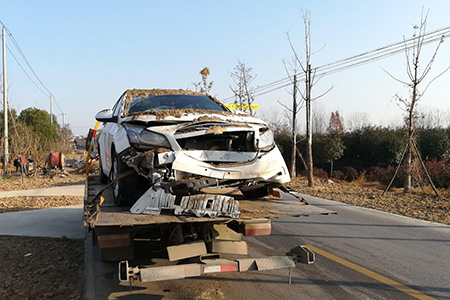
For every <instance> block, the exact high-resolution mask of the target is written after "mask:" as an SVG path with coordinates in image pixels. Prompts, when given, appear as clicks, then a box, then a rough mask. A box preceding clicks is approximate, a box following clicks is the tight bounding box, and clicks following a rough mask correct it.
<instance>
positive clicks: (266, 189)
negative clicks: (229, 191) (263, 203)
mask: <svg viewBox="0 0 450 300" xmlns="http://www.w3.org/2000/svg"><path fill="white" fill-rule="evenodd" d="M270 189H271V188H270V186H269V185H268V184H266V185H263V186H260V187H257V188H253V189H247V188H245V189H242V188H241V193H242V195H244V197H245V198H250V199H259V198H263V197H265V196H268V195H270Z"/></svg>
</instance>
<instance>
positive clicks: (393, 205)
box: [289, 177, 450, 225]
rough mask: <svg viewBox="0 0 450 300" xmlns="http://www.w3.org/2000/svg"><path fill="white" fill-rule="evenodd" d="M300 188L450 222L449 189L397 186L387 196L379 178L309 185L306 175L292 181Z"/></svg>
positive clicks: (371, 205) (337, 198)
mask: <svg viewBox="0 0 450 300" xmlns="http://www.w3.org/2000/svg"><path fill="white" fill-rule="evenodd" d="M289 186H290V187H292V188H293V189H295V190H296V191H297V192H299V193H302V194H306V195H311V196H315V197H320V198H325V199H329V200H334V201H338V202H343V203H348V204H352V205H357V206H362V207H367V208H372V209H376V210H381V211H385V212H389V213H393V214H398V215H403V216H407V217H411V218H416V219H420V220H426V221H431V222H437V223H442V224H447V225H450V200H449V199H450V191H449V190H442V191H440V195H441V197H436V196H435V195H434V194H433V193H432V191H431V190H428V189H426V190H422V189H416V190H414V191H413V192H412V193H410V194H405V193H403V189H397V188H394V189H392V190H391V191H389V192H387V193H386V194H385V195H384V196H381V194H382V193H383V191H384V188H385V187H384V186H383V185H381V184H380V183H378V182H366V181H364V180H359V181H355V182H346V181H335V182H333V183H329V184H328V183H326V182H325V181H324V180H315V186H313V187H308V186H307V181H306V178H305V177H297V178H295V179H294V180H292V182H291V183H290V184H289Z"/></svg>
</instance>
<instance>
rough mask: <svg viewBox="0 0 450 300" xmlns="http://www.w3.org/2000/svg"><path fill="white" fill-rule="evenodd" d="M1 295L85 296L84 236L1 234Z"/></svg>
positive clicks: (32, 297)
mask: <svg viewBox="0 0 450 300" xmlns="http://www.w3.org/2000/svg"><path fill="white" fill-rule="evenodd" d="M0 270H2V271H1V272H0V299H82V297H83V278H84V276H83V272H84V240H69V239H67V238H64V237H63V238H59V239H55V238H33V237H13V236H0Z"/></svg>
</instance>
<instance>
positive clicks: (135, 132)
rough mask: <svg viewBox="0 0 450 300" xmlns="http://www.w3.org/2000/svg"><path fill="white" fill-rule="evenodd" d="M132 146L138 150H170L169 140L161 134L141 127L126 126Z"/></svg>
mask: <svg viewBox="0 0 450 300" xmlns="http://www.w3.org/2000/svg"><path fill="white" fill-rule="evenodd" d="M125 129H126V131H127V135H128V140H129V141H130V144H131V145H133V146H134V147H137V148H149V146H153V147H164V148H170V143H169V141H168V140H167V138H166V137H165V136H164V135H162V134H159V133H156V132H153V131H149V130H146V129H143V128H140V127H133V126H125Z"/></svg>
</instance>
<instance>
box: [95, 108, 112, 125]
mask: <svg viewBox="0 0 450 300" xmlns="http://www.w3.org/2000/svg"><path fill="white" fill-rule="evenodd" d="M95 119H96V120H97V121H99V122H117V117H114V116H113V111H112V110H111V109H104V110H101V111H99V112H98V113H97V114H96V115H95Z"/></svg>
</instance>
